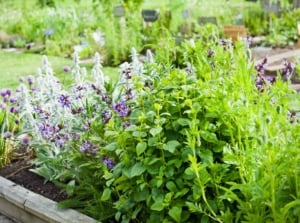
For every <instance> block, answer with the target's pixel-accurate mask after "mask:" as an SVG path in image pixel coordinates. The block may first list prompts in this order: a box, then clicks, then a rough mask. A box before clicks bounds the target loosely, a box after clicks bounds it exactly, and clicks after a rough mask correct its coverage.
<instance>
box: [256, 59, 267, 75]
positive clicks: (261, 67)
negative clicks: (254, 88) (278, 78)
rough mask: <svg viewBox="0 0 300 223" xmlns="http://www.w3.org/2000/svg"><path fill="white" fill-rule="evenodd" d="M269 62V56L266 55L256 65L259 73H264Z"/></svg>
mask: <svg viewBox="0 0 300 223" xmlns="http://www.w3.org/2000/svg"><path fill="white" fill-rule="evenodd" d="M267 63H268V58H267V57H265V58H264V59H263V60H262V62H261V63H259V64H256V65H255V67H254V68H255V70H256V71H257V73H258V74H259V75H263V74H264V73H265V69H266V67H267V65H268V64H267Z"/></svg>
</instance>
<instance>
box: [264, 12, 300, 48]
mask: <svg viewBox="0 0 300 223" xmlns="http://www.w3.org/2000/svg"><path fill="white" fill-rule="evenodd" d="M299 18H300V10H294V11H287V12H283V14H282V16H281V17H280V18H277V17H275V16H273V17H271V22H270V28H269V29H270V31H269V34H268V35H267V36H266V40H265V42H266V44H268V45H271V46H287V45H293V44H294V42H295V41H297V39H298V31H297V23H298V21H299Z"/></svg>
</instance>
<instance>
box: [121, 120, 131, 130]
mask: <svg viewBox="0 0 300 223" xmlns="http://www.w3.org/2000/svg"><path fill="white" fill-rule="evenodd" d="M131 125H132V123H131V122H130V121H125V122H123V123H122V126H123V128H124V129H126V128H128V127H129V126H131Z"/></svg>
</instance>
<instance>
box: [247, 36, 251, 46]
mask: <svg viewBox="0 0 300 223" xmlns="http://www.w3.org/2000/svg"><path fill="white" fill-rule="evenodd" d="M247 44H248V47H250V46H251V44H252V36H247Z"/></svg>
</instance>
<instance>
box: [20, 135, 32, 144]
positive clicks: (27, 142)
mask: <svg viewBox="0 0 300 223" xmlns="http://www.w3.org/2000/svg"><path fill="white" fill-rule="evenodd" d="M29 141H30V140H29V137H28V136H23V137H22V139H21V143H22V144H23V145H28V144H29Z"/></svg>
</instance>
